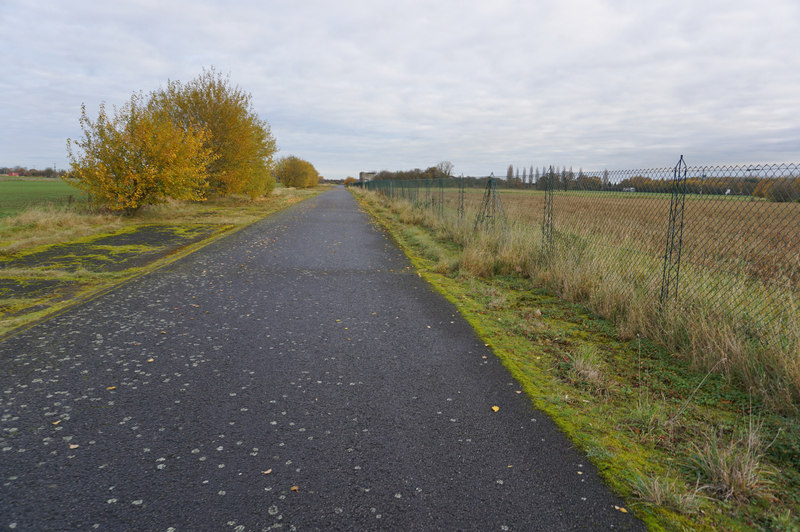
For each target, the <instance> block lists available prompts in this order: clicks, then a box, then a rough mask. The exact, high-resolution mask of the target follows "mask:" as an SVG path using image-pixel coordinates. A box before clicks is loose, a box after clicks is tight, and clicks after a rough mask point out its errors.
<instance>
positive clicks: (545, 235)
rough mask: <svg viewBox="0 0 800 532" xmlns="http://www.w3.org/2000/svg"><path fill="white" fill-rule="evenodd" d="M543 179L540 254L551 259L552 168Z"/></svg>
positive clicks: (553, 176) (553, 177) (553, 178)
mask: <svg viewBox="0 0 800 532" xmlns="http://www.w3.org/2000/svg"><path fill="white" fill-rule="evenodd" d="M543 177H544V216H543V217H542V253H543V254H544V256H545V258H547V259H549V258H551V255H552V253H553V182H554V181H555V175H554V173H553V167H552V166H551V167H550V171H549V172H547V174H546V175H545V176H543Z"/></svg>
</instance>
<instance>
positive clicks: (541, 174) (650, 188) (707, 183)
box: [497, 165, 800, 202]
mask: <svg viewBox="0 0 800 532" xmlns="http://www.w3.org/2000/svg"><path fill="white" fill-rule="evenodd" d="M612 177H615V176H613V175H612V174H611V173H610V172H609V171H608V170H604V171H603V172H602V173H599V174H598V173H596V172H592V173H585V172H584V171H583V169H579V170H578V172H577V173H575V172H574V171H573V169H572V168H571V167H570V168H567V167H561V169H560V170H559V169H558V167H552V166H550V167H547V166H545V167H543V168H542V169H541V170H539V168H534V167H533V166H531V167H530V170H529V171H527V169H526V168H523V169H522V174H521V175H520V169H519V168H516V170H515V169H514V167H513V165H509V166H508V169H507V171H506V178H505V180H498V182H497V184H498V186H500V187H507V188H535V189H538V190H544V189H546V188H547V184H548V180H552V181H551V182H552V186H553V188H555V189H556V190H564V191H569V190H593V191H610V192H615V191H616V192H622V191H626V190H628V191H630V190H635V191H636V192H650V193H670V192H671V191H672V180H671V179H653V178H650V177H645V176H642V175H635V176H631V177H625V178H623V179H620V180H617V179H614V180H612ZM686 193H687V194H699V195H702V194H711V195H736V196H755V197H759V198H765V199H768V200H770V201H776V202H792V201H800V176H792V177H772V178H765V177H757V176H747V177H741V176H718V177H717V176H714V177H707V176H702V177H688V178H687V179H686Z"/></svg>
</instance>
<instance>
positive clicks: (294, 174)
mask: <svg viewBox="0 0 800 532" xmlns="http://www.w3.org/2000/svg"><path fill="white" fill-rule="evenodd" d="M275 175H276V177H277V178H278V180H279V181H280V182H281V184H282V185H283V186H285V187H295V188H307V187H314V186H316V185H317V182H318V181H319V174H318V173H317V169H316V168H314V165H313V164H311V163H310V162H308V161H304V160H303V159H300V158H299V157H295V156H294V155H289V156H288V157H283V158H281V159H280V160H279V161H278V163H277V164H276V165H275Z"/></svg>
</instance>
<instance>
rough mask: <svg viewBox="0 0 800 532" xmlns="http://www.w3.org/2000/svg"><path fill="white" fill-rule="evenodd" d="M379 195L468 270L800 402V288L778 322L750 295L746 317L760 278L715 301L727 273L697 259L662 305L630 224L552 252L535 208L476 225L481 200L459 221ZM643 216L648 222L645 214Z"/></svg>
mask: <svg viewBox="0 0 800 532" xmlns="http://www.w3.org/2000/svg"><path fill="white" fill-rule="evenodd" d="M368 194H369V193H368ZM371 198H372V201H382V202H384V204H385V205H387V206H389V207H390V208H391V210H392V211H393V212H395V213H396V214H397V215H398V216H399V218H400V219H401V220H402V221H403V222H404V223H411V224H418V225H423V226H426V227H428V228H430V229H432V230H433V231H434V232H435V234H436V235H437V236H438V237H439V238H441V239H442V240H446V241H451V242H455V243H457V244H458V245H459V248H460V251H459V252H458V257H457V260H454V261H452V262H453V263H454V264H456V265H457V268H458V269H459V270H461V271H465V272H469V273H470V274H472V275H476V276H481V277H490V276H493V275H520V276H523V277H527V278H530V279H532V280H533V282H534V283H535V284H536V285H537V286H541V287H545V288H548V289H550V290H552V291H554V292H555V293H556V294H558V295H559V296H560V297H562V298H565V299H567V300H570V301H576V302H581V303H584V304H586V305H587V306H588V307H589V308H590V309H591V310H593V311H594V312H596V313H597V314H599V315H602V316H604V317H606V318H609V319H611V320H612V321H613V322H614V323H615V324H616V325H617V326H618V329H619V331H620V332H621V334H622V335H623V336H627V337H631V338H632V337H634V336H635V335H636V334H642V335H643V336H646V337H648V338H650V339H652V340H655V341H657V342H659V343H661V344H662V345H665V346H667V347H668V348H669V349H671V350H673V351H674V352H675V353H676V354H679V355H682V356H685V357H687V358H689V359H690V360H691V361H692V362H693V363H694V365H695V366H696V367H697V368H699V369H703V370H711V369H712V368H716V370H717V371H722V372H723V373H724V374H725V375H727V376H728V377H729V378H731V379H733V380H736V381H739V382H740V383H741V385H742V386H743V387H744V388H746V389H748V390H750V391H751V392H753V393H755V394H757V395H758V396H759V397H761V398H762V399H763V401H764V403H765V404H766V405H767V406H768V407H770V408H772V409H775V410H778V411H793V412H796V410H797V409H798V406H800V318H798V312H797V309H798V304H797V301H798V300H797V296H796V294H794V293H792V292H784V293H780V295H779V296H777V297H780V298H781V301H780V303H779V304H780V305H783V307H782V308H783V309H789V311H788V312H786V311H784V312H782V313H781V316H782V317H781V318H779V319H773V320H760V319H758V310H757V309H759V308H762V307H763V306H764V304H763V302H759V301H749V303H751V304H753V305H754V306H753V308H754V309H756V310H753V311H752V312H750V316H751V319H750V322H747V321H745V320H746V319H747V316H748V310H747V308H744V309H743V308H742V306H741V305H742V303H741V301H744V302H745V303H747V302H748V300H753V299H757V298H759V297H763V294H764V293H767V292H766V291H760V292H759V291H758V290H757V288H758V286H759V285H758V284H757V283H755V286H756V290H755V291H754V283H753V282H751V281H748V280H747V278H746V277H745V276H739V277H737V276H736V275H729V277H727V278H724V279H723V281H722V282H724V284H725V285H726V286H727V290H728V292H738V293H740V294H741V297H739V298H733V299H731V300H728V303H725V301H726V300H724V299H722V300H709V298H708V297H707V292H708V289H709V287H708V286H707V285H718V284H719V283H720V282H721V281H720V280H719V277H718V276H719V274H716V276H715V275H714V274H711V273H709V272H708V271H707V270H703V269H702V268H700V267H697V266H696V265H695V266H691V265H690V266H686V267H684V268H683V269H682V277H681V283H683V285H684V286H687V287H690V288H691V289H684V290H682V291H681V293H680V297H679V299H678V302H677V303H676V304H668V305H666V306H664V307H662V306H661V305H660V303H659V300H658V294H659V291H660V282H661V278H660V273H661V263H660V260H659V257H658V255H657V254H654V253H648V252H646V251H643V250H642V248H641V246H642V242H641V241H634V242H631V240H630V238H628V237H629V236H630V235H627V236H626V234H624V231H629V229H626V230H623V229H622V228H618V229H615V231H622V232H617V233H616V234H615V235H614V236H613V238H612V239H611V240H609V237H608V233H605V234H604V235H603V238H598V237H597V236H596V235H595V236H594V237H592V236H591V234H592V232H591V231H589V232H588V233H582V234H581V233H579V234H577V235H576V234H574V233H565V232H564V231H563V230H557V231H556V237H555V239H554V246H553V247H552V251H551V252H550V253H548V255H547V256H545V255H544V253H543V248H542V233H541V229H540V226H539V224H540V223H541V219H540V218H538V216H539V215H540V214H539V213H541V209H539V208H537V207H536V205H535V204H534V205H533V206H531V205H524V204H522V203H519V204H514V203H512V202H509V203H511V205H509V204H508V203H507V204H506V212H507V214H508V218H509V222H508V224H507V225H504V226H499V225H496V226H494V227H485V228H482V229H479V230H475V228H474V226H473V223H474V222H473V220H474V219H475V211H476V209H475V205H474V204H473V205H471V206H470V205H468V206H467V212H466V215H465V216H464V218H463V219H460V218H459V217H458V216H457V215H456V213H455V211H453V210H451V209H446V210H445V211H444V215H443V216H440V215H439V213H438V211H437V210H436V209H422V208H417V207H415V206H414V204H412V203H411V202H409V201H406V200H403V199H395V200H394V201H389V200H388V199H386V198H385V197H383V196H378V195H372V196H371ZM504 201H505V198H504ZM532 201H534V202H535V201H537V200H536V199H535V198H534V200H532ZM541 206H542V204H541V203H539V207H541ZM531 207H533V208H531ZM592 217H594V218H597V221H596V223H597V224H600V226H602V224H606V225H607V224H608V223H609V222H608V219H607V218H606V219H605V220H603V216H602V215H597V214H594V215H593V216H592ZM640 222H641V223H643V224H644V223H647V222H648V221H647V220H646V219H645V218H642V219H641V220H640ZM622 225H624V224H619V226H620V227H621V226H622ZM587 235H588V236H587ZM644 245H645V247H647V246H650V245H652V243H648V242H645V243H644ZM632 256H634V257H635V258H636V260H631V257H632ZM654 272H655V274H654ZM769 293H773V292H769ZM754 294H755V295H754ZM769 304H770V302H767V303H766V305H767V306H768V305H769ZM792 309H794V310H792ZM722 360H724V361H725V362H724V363H720V361H722Z"/></svg>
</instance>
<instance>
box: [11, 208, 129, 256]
mask: <svg viewBox="0 0 800 532" xmlns="http://www.w3.org/2000/svg"><path fill="white" fill-rule="evenodd" d="M122 225H123V221H122V219H121V218H120V217H119V216H116V215H112V214H108V213H101V212H94V211H91V210H88V209H86V208H85V206H74V205H73V206H58V205H44V206H34V207H29V208H27V209H25V210H24V211H22V212H21V213H19V214H17V215H15V216H9V217H7V218H0V255H9V254H12V253H15V252H17V251H20V250H23V249H26V248H30V247H34V246H39V245H46V244H57V243H60V242H64V241H68V240H74V239H78V238H82V237H85V236H88V235H91V234H94V233H96V232H97V231H98V230H100V229H102V230H113V229H116V228H119V227H122Z"/></svg>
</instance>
